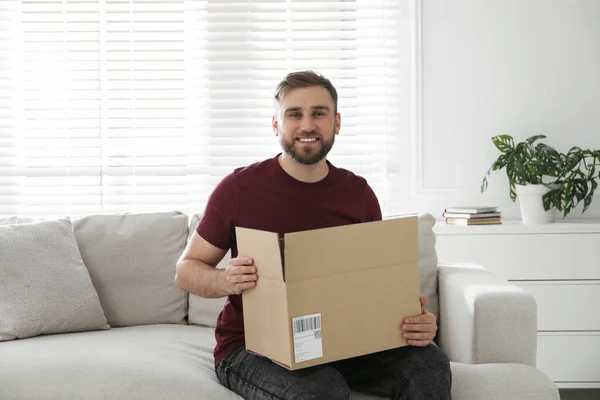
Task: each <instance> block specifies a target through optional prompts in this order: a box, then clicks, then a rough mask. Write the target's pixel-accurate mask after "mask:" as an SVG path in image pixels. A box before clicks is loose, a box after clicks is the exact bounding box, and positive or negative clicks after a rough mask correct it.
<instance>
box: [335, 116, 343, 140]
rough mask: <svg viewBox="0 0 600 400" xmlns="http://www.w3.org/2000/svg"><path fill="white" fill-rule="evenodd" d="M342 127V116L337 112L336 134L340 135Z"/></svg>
mask: <svg viewBox="0 0 600 400" xmlns="http://www.w3.org/2000/svg"><path fill="white" fill-rule="evenodd" d="M341 127H342V116H341V115H340V113H337V114H336V116H335V134H336V135H338V134H339V133H340V128H341Z"/></svg>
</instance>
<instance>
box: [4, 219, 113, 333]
mask: <svg viewBox="0 0 600 400" xmlns="http://www.w3.org/2000/svg"><path fill="white" fill-rule="evenodd" d="M11 221H12V222H20V221H17V220H16V219H14V220H11ZM109 328H110V327H109V326H108V324H107V320H106V317H105V316H104V312H103V310H102V307H101V305H100V301H99V299H98V294H97V293H96V289H95V288H94V286H93V285H92V281H91V279H90V275H89V273H88V271H87V269H86V267H85V265H84V264H83V260H82V259H81V254H80V253H79V249H78V248H77V243H76V242H75V237H74V235H73V227H72V225H71V221H70V220H69V219H68V218H67V219H59V220H49V221H43V222H31V223H22V224H15V225H12V224H2V225H0V341H3V340H12V339H22V338H28V337H32V336H37V335H43V334H53V333H63V332H77V331H88V330H96V329H109Z"/></svg>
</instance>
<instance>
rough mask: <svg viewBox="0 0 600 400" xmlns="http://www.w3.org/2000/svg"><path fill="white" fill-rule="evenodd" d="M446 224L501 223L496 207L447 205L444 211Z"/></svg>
mask: <svg viewBox="0 0 600 400" xmlns="http://www.w3.org/2000/svg"><path fill="white" fill-rule="evenodd" d="M443 215H444V217H445V218H446V224H448V225H494V224H501V223H502V216H501V213H500V212H499V211H498V208H497V207H468V206H467V207H449V208H446V210H445V211H444V214H443Z"/></svg>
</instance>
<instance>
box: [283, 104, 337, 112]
mask: <svg viewBox="0 0 600 400" xmlns="http://www.w3.org/2000/svg"><path fill="white" fill-rule="evenodd" d="M311 108H312V109H313V110H327V111H329V110H330V108H329V106H323V105H316V106H312V107H311ZM292 111H302V107H290V108H286V109H285V111H284V112H286V113H288V112H292Z"/></svg>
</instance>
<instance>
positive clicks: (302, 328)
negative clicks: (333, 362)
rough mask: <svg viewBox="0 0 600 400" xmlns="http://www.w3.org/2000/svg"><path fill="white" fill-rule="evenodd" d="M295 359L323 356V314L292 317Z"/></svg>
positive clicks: (298, 360) (300, 360) (311, 358)
mask: <svg viewBox="0 0 600 400" xmlns="http://www.w3.org/2000/svg"><path fill="white" fill-rule="evenodd" d="M292 330H293V332H294V356H295V361H296V362H297V363H298V362H303V361H308V360H314V359H315V358H320V357H323V340H322V338H321V314H311V315H303V316H301V317H296V318H292Z"/></svg>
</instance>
